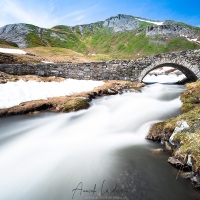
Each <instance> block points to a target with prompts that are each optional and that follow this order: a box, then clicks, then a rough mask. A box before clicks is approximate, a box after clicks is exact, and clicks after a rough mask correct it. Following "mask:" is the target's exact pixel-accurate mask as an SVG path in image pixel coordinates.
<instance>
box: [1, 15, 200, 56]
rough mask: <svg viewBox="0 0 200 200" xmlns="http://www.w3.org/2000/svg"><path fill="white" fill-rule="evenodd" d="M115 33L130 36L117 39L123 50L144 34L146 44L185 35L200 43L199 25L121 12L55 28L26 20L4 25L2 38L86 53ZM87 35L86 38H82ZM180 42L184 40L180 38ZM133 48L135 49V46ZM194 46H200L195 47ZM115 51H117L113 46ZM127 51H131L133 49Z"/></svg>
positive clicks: (162, 41) (157, 43) (164, 42)
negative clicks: (152, 18) (40, 25)
mask: <svg viewBox="0 0 200 200" xmlns="http://www.w3.org/2000/svg"><path fill="white" fill-rule="evenodd" d="M115 33H119V34H120V33H126V34H127V37H125V38H127V41H123V43H122V42H121V43H120V41H116V48H117V50H120V51H121V50H123V49H125V48H129V45H128V44H129V42H130V40H131V39H130V37H129V36H130V35H131V37H132V38H134V37H135V38H136V37H137V36H138V35H140V34H143V35H144V37H145V38H144V39H146V40H148V41H147V42H146V43H145V45H148V44H149V43H150V45H151V44H152V43H153V44H155V45H166V44H167V42H168V41H169V40H170V39H173V38H182V39H183V40H184V38H185V39H187V41H188V43H191V44H193V43H195V44H197V45H199V44H200V28H198V27H193V26H190V25H187V24H184V23H180V22H174V21H170V20H166V21H159V20H158V21H156V20H149V19H144V18H140V17H134V16H130V15H124V14H118V15H117V16H114V17H110V18H108V19H106V20H105V21H99V22H96V23H91V24H83V25H76V26H73V27H70V26H65V25H58V26H55V27H53V28H51V29H45V28H40V27H37V26H34V25H31V24H23V23H20V24H10V25H6V26H4V27H1V28H0V40H4V41H7V42H13V43H15V44H17V45H18V47H20V48H26V47H38V46H48V47H62V48H68V49H72V50H75V51H77V52H81V53H82V52H84V53H85V52H88V51H91V49H93V47H92V48H91V46H90V45H91V44H96V43H98V42H99V40H98V38H99V37H101V35H104V36H105V37H104V38H105V39H106V36H107V35H108V34H109V35H111V36H113V37H114V35H115ZM95 34H97V35H98V37H97V36H94V35H95ZM83 35H84V37H82V36H83ZM93 36H94V37H96V40H94V41H91V43H88V40H92V37H93ZM116 36H117V35H116ZM157 36H159V37H157ZM128 38H129V39H128ZM144 39H143V40H144ZM137 41H138V40H137ZM86 43H87V45H86ZM133 43H135V42H133ZM179 43H183V42H181V41H180V42H179ZM188 43H187V44H184V45H185V47H184V48H182V47H181V48H179V49H178V50H185V49H187V48H191V45H190V47H189V45H188ZM0 44H1V41H0ZM106 45H109V44H104V46H105V47H106ZM111 46H112V45H111ZM175 46H178V45H175ZM130 47H131V48H132V46H131V45H130ZM87 48H88V49H87ZM166 48H167V47H166ZM170 48H171V47H170ZM194 48H198V47H196V46H195V47H194ZM108 50H109V48H108V47H107V49H104V50H103V52H108ZM133 50H134V49H133ZM140 50H141V48H140V49H135V51H138V52H139V51H140ZM171 50H172V51H173V50H174V49H169V51H171ZM111 51H113V49H112V50H111ZM127 51H128V52H131V51H130V50H127ZM103 52H100V53H103ZM95 53H96V52H95Z"/></svg>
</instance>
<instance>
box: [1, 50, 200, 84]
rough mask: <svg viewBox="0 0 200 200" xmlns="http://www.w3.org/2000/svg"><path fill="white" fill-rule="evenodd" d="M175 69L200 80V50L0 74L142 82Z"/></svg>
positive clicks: (16, 68)
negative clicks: (163, 70)
mask: <svg viewBox="0 0 200 200" xmlns="http://www.w3.org/2000/svg"><path fill="white" fill-rule="evenodd" d="M164 66H172V67H175V68H177V69H179V70H180V71H182V72H183V73H184V74H185V75H186V76H187V77H188V78H189V79H191V80H197V79H200V49H199V50H194V51H192V50H188V51H182V52H176V53H163V54H157V55H154V56H148V57H143V58H138V59H136V60H112V61H108V62H91V63H53V64H46V63H41V64H0V71H3V72H6V73H8V74H14V75H27V74H32V75H40V76H59V77H64V78H73V79H83V80H89V79H91V80H129V81H142V80H143V78H144V77H145V76H146V74H148V73H149V72H150V71H151V70H153V69H155V68H158V67H164Z"/></svg>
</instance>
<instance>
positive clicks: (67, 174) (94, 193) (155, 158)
mask: <svg viewBox="0 0 200 200" xmlns="http://www.w3.org/2000/svg"><path fill="white" fill-rule="evenodd" d="M184 90H185V88H184V87H183V86H175V85H161V84H154V85H149V86H146V87H145V88H143V91H142V93H125V94H123V95H116V96H110V97H104V98H101V99H97V100H94V101H93V102H92V103H91V104H92V106H91V107H90V108H89V109H88V110H82V111H78V112H73V113H68V114H52V113H43V114H40V115H37V116H27V115H25V116H17V117H16V116H15V117H7V118H1V119H0V199H1V200H70V199H81V200H82V199H86V200H87V199H120V200H121V199H129V200H132V199H133V200H135V199H136V200H137V199H138V200H139V199H140V200H148V199H149V200H164V199H166V200H169V199H170V200H172V199H174V200H175V199H176V200H177V199H182V200H188V199H190V200H197V199H199V198H198V197H199V196H198V195H197V194H196V193H195V192H194V191H192V190H191V189H190V188H189V186H188V183H187V182H186V181H185V180H179V181H177V180H176V179H175V177H176V171H175V170H174V169H173V168H172V167H171V166H169V165H168V164H167V162H166V159H167V155H165V154H164V153H162V154H164V155H162V156H161V155H160V154H155V153H152V151H151V150H152V149H154V148H157V145H156V144H152V143H150V142H148V141H146V140H145V135H146V134H147V133H148V129H149V127H150V125H151V124H153V123H155V122H157V121H160V120H164V119H166V118H170V117H172V116H174V115H177V114H178V113H179V110H180V106H181V102H180V100H179V95H180V93H181V92H183V91H184ZM186 188H187V189H186ZM188 188H189V189H188Z"/></svg>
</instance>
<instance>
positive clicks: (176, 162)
mask: <svg viewBox="0 0 200 200" xmlns="http://www.w3.org/2000/svg"><path fill="white" fill-rule="evenodd" d="M167 162H168V163H170V164H172V165H174V166H175V167H178V168H179V167H183V166H184V164H183V163H182V162H181V161H180V160H178V159H176V158H174V157H169V158H168V160H167Z"/></svg>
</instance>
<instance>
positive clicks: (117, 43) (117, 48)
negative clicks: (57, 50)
mask: <svg viewBox="0 0 200 200" xmlns="http://www.w3.org/2000/svg"><path fill="white" fill-rule="evenodd" d="M169 23H174V22H169ZM149 25H152V24H151V23H146V22H142V21H139V29H138V30H141V32H140V34H138V33H137V30H135V31H130V32H122V33H114V32H112V30H110V29H108V28H105V27H103V26H102V22H98V23H95V24H94V25H93V27H92V28H91V26H90V25H83V26H82V27H83V33H81V32H80V29H79V28H80V26H75V27H74V28H73V29H71V28H70V27H67V26H62V25H58V26H55V27H53V28H52V29H43V31H41V30H40V29H39V28H38V27H36V26H33V25H27V26H28V28H29V30H30V33H29V34H28V35H27V37H26V40H27V43H28V47H38V46H51V47H61V48H67V49H71V50H73V51H76V52H80V53H83V54H88V53H91V54H101V55H103V54H104V55H105V57H109V58H111V59H136V58H138V57H143V56H150V55H154V54H159V53H166V52H173V51H181V50H188V49H199V48H200V45H198V44H196V43H194V42H190V41H188V40H187V39H186V38H183V37H176V38H172V39H164V38H162V37H161V36H154V37H148V36H146V34H145V28H146V27H147V26H149ZM188 26H189V27H190V25H188ZM39 30H40V31H39ZM55 34H56V35H57V36H55ZM53 35H54V36H53Z"/></svg>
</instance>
